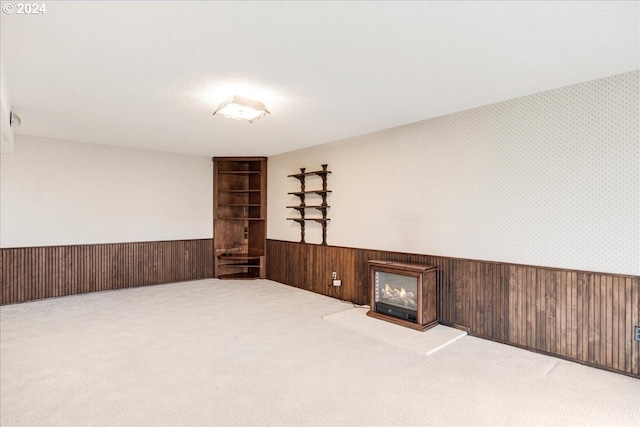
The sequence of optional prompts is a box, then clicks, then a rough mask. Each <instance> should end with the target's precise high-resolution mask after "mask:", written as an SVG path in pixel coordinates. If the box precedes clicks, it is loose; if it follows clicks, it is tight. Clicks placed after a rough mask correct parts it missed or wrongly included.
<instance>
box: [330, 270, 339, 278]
mask: <svg viewBox="0 0 640 427" xmlns="http://www.w3.org/2000/svg"><path fill="white" fill-rule="evenodd" d="M337 278H338V273H336V272H335V271H334V272H333V273H332V274H331V279H332V280H336V279H337Z"/></svg>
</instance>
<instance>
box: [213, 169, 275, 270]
mask: <svg viewBox="0 0 640 427" xmlns="http://www.w3.org/2000/svg"><path fill="white" fill-rule="evenodd" d="M213 166H214V167H213V176H214V180H213V193H214V194H213V226H214V236H213V237H214V238H213V242H214V275H215V277H217V278H219V279H257V278H260V279H264V278H265V277H266V269H265V249H266V236H267V233H266V228H267V221H266V220H267V159H266V158H265V157H214V158H213Z"/></svg>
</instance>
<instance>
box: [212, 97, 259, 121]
mask: <svg viewBox="0 0 640 427" xmlns="http://www.w3.org/2000/svg"><path fill="white" fill-rule="evenodd" d="M216 114H220V115H221V116H224V117H228V118H230V119H234V120H246V121H248V122H249V123H253V122H254V121H255V120H258V119H260V118H262V117H264V116H266V115H267V114H271V112H270V111H269V110H267V107H265V106H264V104H263V103H262V102H260V101H254V100H253V99H248V98H244V97H242V96H232V97H231V98H229V99H227V100H226V101H224V102H223V103H222V104H220V105H219V106H218V108H217V109H216V111H214V112H213V115H216Z"/></svg>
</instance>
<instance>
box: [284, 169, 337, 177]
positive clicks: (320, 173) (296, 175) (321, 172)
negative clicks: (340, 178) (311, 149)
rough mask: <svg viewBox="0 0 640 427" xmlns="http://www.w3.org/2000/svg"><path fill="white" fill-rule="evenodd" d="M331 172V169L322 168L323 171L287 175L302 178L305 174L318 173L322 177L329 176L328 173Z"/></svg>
mask: <svg viewBox="0 0 640 427" xmlns="http://www.w3.org/2000/svg"><path fill="white" fill-rule="evenodd" d="M330 173H331V171H325V170H322V171H312V172H304V173H296V174H293V175H287V177H289V178H302V177H304V176H310V175H318V176H320V177H322V176H327V174H330Z"/></svg>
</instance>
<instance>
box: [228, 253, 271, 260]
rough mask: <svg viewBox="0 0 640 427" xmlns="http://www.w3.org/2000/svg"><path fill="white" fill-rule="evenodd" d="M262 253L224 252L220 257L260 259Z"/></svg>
mask: <svg viewBox="0 0 640 427" xmlns="http://www.w3.org/2000/svg"><path fill="white" fill-rule="evenodd" d="M261 256H264V255H262V254H247V253H239V254H222V255H218V258H219V259H235V260H238V259H260V257H261Z"/></svg>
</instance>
